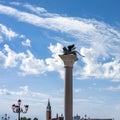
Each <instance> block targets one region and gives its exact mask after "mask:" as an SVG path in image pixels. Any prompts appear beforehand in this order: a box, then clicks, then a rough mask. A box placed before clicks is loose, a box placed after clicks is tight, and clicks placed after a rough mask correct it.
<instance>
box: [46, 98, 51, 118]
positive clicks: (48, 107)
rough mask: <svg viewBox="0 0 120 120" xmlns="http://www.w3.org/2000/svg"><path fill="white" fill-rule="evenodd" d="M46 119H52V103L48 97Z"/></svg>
mask: <svg viewBox="0 0 120 120" xmlns="http://www.w3.org/2000/svg"><path fill="white" fill-rule="evenodd" d="M46 120H51V105H50V100H49V99H48V104H47V107H46Z"/></svg>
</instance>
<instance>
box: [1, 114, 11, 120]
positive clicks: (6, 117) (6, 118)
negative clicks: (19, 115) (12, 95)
mask: <svg viewBox="0 0 120 120" xmlns="http://www.w3.org/2000/svg"><path fill="white" fill-rule="evenodd" d="M9 119H10V117H9V116H7V114H5V117H2V120H9Z"/></svg>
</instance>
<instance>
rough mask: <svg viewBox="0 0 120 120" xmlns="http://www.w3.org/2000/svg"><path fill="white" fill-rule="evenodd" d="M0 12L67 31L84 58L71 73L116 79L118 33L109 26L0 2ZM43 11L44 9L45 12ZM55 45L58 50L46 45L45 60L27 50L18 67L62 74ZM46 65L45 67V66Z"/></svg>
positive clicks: (119, 68) (119, 70)
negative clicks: (35, 12)
mask: <svg viewBox="0 0 120 120" xmlns="http://www.w3.org/2000/svg"><path fill="white" fill-rule="evenodd" d="M27 7H29V9H31V10H35V11H39V10H38V9H36V8H37V7H34V6H31V5H28V4H27ZM43 11H44V10H43ZM0 13H1V14H6V15H9V16H13V17H15V18H17V19H18V20H19V21H22V22H26V23H29V24H32V25H35V26H38V27H43V28H47V29H50V30H54V31H58V32H64V33H66V34H69V35H70V36H71V37H72V38H73V39H75V40H76V41H75V42H74V43H75V44H76V47H77V48H80V50H79V51H80V53H81V54H83V55H85V57H84V58H81V62H82V63H83V66H80V65H78V64H76V66H77V68H78V69H76V74H75V75H77V76H84V77H88V76H91V77H92V76H94V77H97V78H109V79H114V80H116V81H118V79H119V78H120V62H119V61H120V54H119V48H120V32H119V31H117V30H115V29H114V28H113V27H112V26H109V25H107V24H105V23H103V22H99V21H97V20H94V19H82V18H72V17H64V16H60V15H55V14H51V16H49V15H48V16H46V17H45V16H42V17H41V16H39V15H35V14H30V13H27V12H21V11H19V10H17V9H14V8H12V7H7V6H4V5H0ZM47 13H48V12H47V11H46V13H45V15H47ZM43 14H44V12H43ZM48 14H49V13H48ZM57 48H59V50H60V49H61V47H60V45H58V44H57V46H53V45H51V46H50V47H49V50H50V51H51V52H52V57H51V58H47V59H45V61H44V60H40V59H36V58H35V56H34V55H32V53H30V51H29V52H27V54H26V55H25V57H24V59H23V60H22V64H21V67H20V69H21V70H23V71H24V72H25V71H26V73H29V74H32V73H34V74H39V73H44V72H46V71H56V68H57V69H59V71H58V72H59V73H60V74H61V75H62V76H63V72H61V68H62V67H61V66H63V63H62V61H60V60H59V59H60V58H59V57H58V54H59V52H58V51H57V50H58V49H57ZM56 51H57V52H56ZM36 62H38V63H39V64H38V66H41V68H38V67H37V64H36ZM46 64H47V65H48V67H46ZM14 65H15V63H14ZM30 65H32V67H30ZM30 68H31V69H30ZM46 68H47V69H46ZM82 78H83V77H82Z"/></svg>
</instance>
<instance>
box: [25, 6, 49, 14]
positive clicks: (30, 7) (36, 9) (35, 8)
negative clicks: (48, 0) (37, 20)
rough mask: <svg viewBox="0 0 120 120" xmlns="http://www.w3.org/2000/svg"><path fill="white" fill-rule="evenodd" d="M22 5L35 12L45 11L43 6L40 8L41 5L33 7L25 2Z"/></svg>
mask: <svg viewBox="0 0 120 120" xmlns="http://www.w3.org/2000/svg"><path fill="white" fill-rule="evenodd" d="M23 6H24V7H26V8H27V9H29V10H31V11H33V12H35V13H37V14H39V13H43V12H47V11H46V10H45V9H44V8H42V7H34V6H32V5H30V4H25V5H23Z"/></svg>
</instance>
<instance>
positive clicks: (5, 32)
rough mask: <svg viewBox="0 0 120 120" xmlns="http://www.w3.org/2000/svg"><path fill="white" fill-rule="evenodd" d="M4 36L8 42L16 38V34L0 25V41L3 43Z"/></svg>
mask: <svg viewBox="0 0 120 120" xmlns="http://www.w3.org/2000/svg"><path fill="white" fill-rule="evenodd" d="M2 36H5V37H6V38H7V39H8V40H11V39H12V38H15V37H17V36H18V34H17V33H15V32H14V31H13V30H11V29H10V28H7V27H6V26H5V25H3V24H0V38H1V39H0V41H3V37H2Z"/></svg>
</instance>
